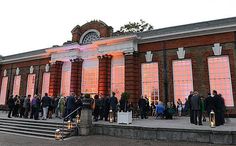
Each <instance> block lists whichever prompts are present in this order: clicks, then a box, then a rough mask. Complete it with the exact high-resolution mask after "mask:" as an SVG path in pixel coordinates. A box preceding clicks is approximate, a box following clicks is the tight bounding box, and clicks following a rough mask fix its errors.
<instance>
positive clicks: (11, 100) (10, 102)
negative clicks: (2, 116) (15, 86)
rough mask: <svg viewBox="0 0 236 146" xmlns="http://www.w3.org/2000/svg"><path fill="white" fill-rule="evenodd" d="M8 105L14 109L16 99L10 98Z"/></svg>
mask: <svg viewBox="0 0 236 146" xmlns="http://www.w3.org/2000/svg"><path fill="white" fill-rule="evenodd" d="M7 104H8V107H9V108H13V107H14V105H15V102H14V99H13V98H11V97H10V98H9V99H8V102H7Z"/></svg>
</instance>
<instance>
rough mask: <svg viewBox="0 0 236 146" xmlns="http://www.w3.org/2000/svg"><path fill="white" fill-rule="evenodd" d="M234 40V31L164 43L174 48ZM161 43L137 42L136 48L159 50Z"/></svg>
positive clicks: (169, 47) (143, 50)
mask: <svg viewBox="0 0 236 146" xmlns="http://www.w3.org/2000/svg"><path fill="white" fill-rule="evenodd" d="M234 40H235V34H234V32H228V33H221V34H212V35H205V36H197V37H189V38H181V39H174V40H168V41H164V43H165V48H166V49H174V48H179V47H194V46H206V45H212V44H214V43H227V42H234ZM162 44H163V41H160V42H152V43H145V44H139V45H138V50H139V52H146V51H148V50H149V51H158V50H159V51H160V50H162V49H163V47H162Z"/></svg>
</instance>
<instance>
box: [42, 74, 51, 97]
mask: <svg viewBox="0 0 236 146" xmlns="http://www.w3.org/2000/svg"><path fill="white" fill-rule="evenodd" d="M49 82H50V73H44V74H43V84H42V96H44V95H45V93H49Z"/></svg>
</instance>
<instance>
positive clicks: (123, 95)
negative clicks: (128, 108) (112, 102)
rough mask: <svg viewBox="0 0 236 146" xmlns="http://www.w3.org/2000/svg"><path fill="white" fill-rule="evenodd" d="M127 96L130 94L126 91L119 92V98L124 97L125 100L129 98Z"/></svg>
mask: <svg viewBox="0 0 236 146" xmlns="http://www.w3.org/2000/svg"><path fill="white" fill-rule="evenodd" d="M129 97H130V95H129V93H127V92H123V93H122V94H121V98H123V99H125V100H126V101H127V100H128V99H129Z"/></svg>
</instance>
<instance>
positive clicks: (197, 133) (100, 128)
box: [92, 124, 236, 144]
mask: <svg viewBox="0 0 236 146" xmlns="http://www.w3.org/2000/svg"><path fill="white" fill-rule="evenodd" d="M92 133H93V134H94V135H108V136H114V137H116V136H119V137H124V138H131V139H144V140H165V141H186V142H200V143H212V144H236V132H235V131H214V130H198V129H176V128H149V127H137V126H126V125H104V124H94V125H93V128H92Z"/></svg>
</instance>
